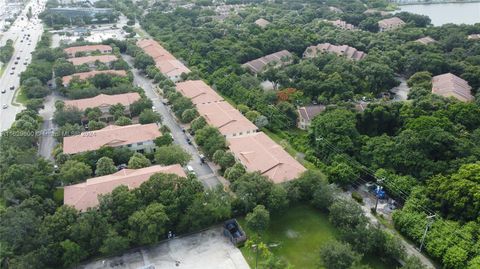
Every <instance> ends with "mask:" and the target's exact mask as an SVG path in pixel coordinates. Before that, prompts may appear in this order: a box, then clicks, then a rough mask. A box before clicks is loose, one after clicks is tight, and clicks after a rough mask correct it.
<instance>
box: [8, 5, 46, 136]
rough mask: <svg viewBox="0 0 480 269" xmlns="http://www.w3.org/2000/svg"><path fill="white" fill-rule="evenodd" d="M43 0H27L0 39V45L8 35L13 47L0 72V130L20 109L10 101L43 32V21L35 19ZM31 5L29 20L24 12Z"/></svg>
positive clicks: (41, 7) (10, 122)
mask: <svg viewBox="0 0 480 269" xmlns="http://www.w3.org/2000/svg"><path fill="white" fill-rule="evenodd" d="M45 2H46V1H45V0H39V1H36V0H32V1H30V2H29V3H28V4H27V5H26V6H25V8H24V10H23V11H22V13H21V14H20V15H19V16H18V17H17V19H16V20H15V22H14V23H13V24H12V26H11V27H10V29H9V30H8V31H7V32H5V33H3V35H2V37H1V39H0V45H2V46H3V45H5V43H6V42H7V40H8V39H11V40H13V42H14V45H13V46H14V48H15V51H14V54H13V56H12V59H11V60H10V62H8V63H6V64H5V66H4V72H3V74H2V75H1V76H0V92H1V93H0V131H5V130H7V129H8V128H10V126H11V125H12V123H13V122H14V121H15V115H16V114H17V113H18V112H20V111H21V110H22V109H23V107H21V106H19V105H16V104H14V103H12V101H14V100H13V99H14V96H15V92H16V91H17V90H18V87H19V85H20V73H21V72H23V71H24V70H25V69H26V68H27V65H28V64H29V63H30V61H31V59H32V55H31V54H32V52H33V51H34V50H35V46H36V45H37V42H38V40H39V39H40V37H41V35H42V33H43V25H42V23H41V21H40V20H39V19H38V14H40V12H42V11H43V9H44V7H45ZM30 7H31V8H32V15H33V16H32V17H31V18H30V20H28V18H27V16H26V15H27V13H28V10H29V8H30Z"/></svg>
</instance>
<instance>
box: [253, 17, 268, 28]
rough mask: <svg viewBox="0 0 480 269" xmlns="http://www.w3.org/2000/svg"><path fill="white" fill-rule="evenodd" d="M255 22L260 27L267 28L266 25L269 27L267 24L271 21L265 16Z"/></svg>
mask: <svg viewBox="0 0 480 269" xmlns="http://www.w3.org/2000/svg"><path fill="white" fill-rule="evenodd" d="M255 24H256V25H257V26H258V27H260V28H265V27H267V25H269V24H270V22H269V21H267V20H266V19H264V18H260V19H258V20H256V21H255Z"/></svg>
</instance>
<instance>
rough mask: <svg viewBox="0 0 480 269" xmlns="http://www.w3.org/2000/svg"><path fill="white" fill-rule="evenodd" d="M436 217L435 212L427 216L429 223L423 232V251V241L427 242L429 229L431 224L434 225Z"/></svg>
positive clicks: (421, 245)
mask: <svg viewBox="0 0 480 269" xmlns="http://www.w3.org/2000/svg"><path fill="white" fill-rule="evenodd" d="M434 218H435V214H433V215H430V216H427V220H428V222H427V225H426V226H425V232H423V236H422V242H421V243H420V252H422V248H423V243H424V242H425V237H427V232H428V229H429V228H430V226H431V225H432V223H433V219H434Z"/></svg>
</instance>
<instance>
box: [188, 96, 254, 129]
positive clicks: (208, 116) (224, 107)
mask: <svg viewBox="0 0 480 269" xmlns="http://www.w3.org/2000/svg"><path fill="white" fill-rule="evenodd" d="M197 110H198V113H199V114H200V115H201V116H203V117H204V118H205V120H206V121H207V123H208V124H209V125H212V126H214V127H216V128H218V130H219V131H220V133H221V134H223V135H225V136H233V135H235V136H239V135H246V134H247V133H255V132H256V131H257V130H258V127H257V126H255V124H253V123H251V122H250V121H249V120H248V119H247V118H245V117H244V116H243V115H242V113H240V111H238V110H237V109H236V108H234V107H233V106H231V105H230V104H229V103H227V102H214V103H210V104H198V105H197Z"/></svg>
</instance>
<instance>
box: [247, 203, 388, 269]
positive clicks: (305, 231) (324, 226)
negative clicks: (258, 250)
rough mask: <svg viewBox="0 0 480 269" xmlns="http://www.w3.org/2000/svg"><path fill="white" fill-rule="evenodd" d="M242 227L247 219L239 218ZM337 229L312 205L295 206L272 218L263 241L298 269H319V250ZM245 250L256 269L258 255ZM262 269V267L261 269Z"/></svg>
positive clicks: (376, 264)
mask: <svg viewBox="0 0 480 269" xmlns="http://www.w3.org/2000/svg"><path fill="white" fill-rule="evenodd" d="M239 221H240V224H241V225H242V227H243V228H244V229H245V230H247V235H248V234H251V233H250V232H249V231H248V229H247V228H246V227H245V226H246V225H245V220H244V219H243V218H242V219H239ZM337 235H338V234H337V232H336V229H335V227H333V226H332V225H331V224H330V222H329V221H328V216H327V214H325V213H322V212H320V211H318V210H316V209H314V208H312V207H310V206H306V205H298V206H293V207H291V208H289V209H288V211H287V212H284V213H283V214H281V215H274V216H271V221H270V227H269V229H268V230H267V231H266V232H265V233H264V234H263V235H262V241H263V242H265V243H266V244H267V245H270V246H273V247H270V250H271V251H272V252H273V253H274V254H275V255H278V256H280V257H283V258H284V259H286V260H287V261H288V262H289V263H290V264H291V265H293V267H294V268H317V264H318V261H319V260H318V259H319V258H318V249H319V248H320V247H321V246H322V244H324V243H325V242H327V241H329V240H333V239H335V238H336V237H337ZM241 251H242V253H243V256H244V257H245V259H246V260H247V262H248V264H249V265H250V267H251V268H255V253H254V252H252V251H250V250H249V249H247V248H246V247H242V248H241ZM364 261H365V262H366V264H368V265H370V266H371V267H372V268H375V269H387V268H395V267H392V266H387V265H385V264H383V263H381V262H378V261H376V260H375V259H373V258H372V259H368V258H366V259H364ZM259 268H261V267H259Z"/></svg>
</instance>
